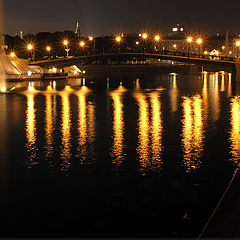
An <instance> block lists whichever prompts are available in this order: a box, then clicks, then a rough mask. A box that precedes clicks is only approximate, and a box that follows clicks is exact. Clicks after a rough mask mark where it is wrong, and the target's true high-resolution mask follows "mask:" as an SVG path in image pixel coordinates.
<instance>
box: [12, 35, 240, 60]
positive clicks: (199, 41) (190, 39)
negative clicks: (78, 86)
mask: <svg viewBox="0 0 240 240" xmlns="http://www.w3.org/2000/svg"><path fill="white" fill-rule="evenodd" d="M139 37H141V38H142V39H143V40H147V39H148V38H149V36H148V34H147V33H142V34H141V33H140V34H139ZM88 39H89V41H93V40H94V38H93V37H91V36H90V37H89V38H88ZM160 40H161V37H160V35H155V36H154V41H156V42H159V41H160ZM115 41H116V43H118V44H120V43H121V42H122V41H123V37H122V36H116V37H115ZM186 42H187V43H188V44H189V45H191V44H192V43H193V42H194V39H193V37H191V36H189V37H187V38H186ZM196 43H197V44H198V45H199V46H200V45H202V44H203V39H202V38H198V39H197V40H196ZM139 44H140V42H139V41H136V45H139ZM63 45H64V47H65V50H66V52H67V55H68V52H69V51H70V49H69V41H68V40H67V39H65V40H63ZM79 46H80V47H82V48H84V47H85V46H86V42H85V41H80V42H79ZM235 46H236V47H238V48H239V47H240V40H237V41H236V42H235ZM173 47H174V48H176V44H174V45H173ZM27 50H28V51H29V52H32V51H33V50H34V45H33V44H32V43H29V44H28V45H27ZM51 50H52V48H51V46H46V51H47V52H49V56H50V52H51ZM10 55H11V57H15V53H14V52H12V53H10Z"/></svg>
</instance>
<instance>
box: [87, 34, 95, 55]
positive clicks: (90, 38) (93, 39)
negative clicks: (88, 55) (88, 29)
mask: <svg viewBox="0 0 240 240" xmlns="http://www.w3.org/2000/svg"><path fill="white" fill-rule="evenodd" d="M88 40H89V41H90V42H93V52H94V54H95V52H96V42H95V38H94V37H92V36H90V37H88Z"/></svg>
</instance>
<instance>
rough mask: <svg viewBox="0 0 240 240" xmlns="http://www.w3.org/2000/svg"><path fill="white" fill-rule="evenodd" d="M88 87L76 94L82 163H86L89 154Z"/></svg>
mask: <svg viewBox="0 0 240 240" xmlns="http://www.w3.org/2000/svg"><path fill="white" fill-rule="evenodd" d="M87 93H88V89H87V87H82V88H81V89H80V91H78V92H76V94H77V97H78V134H79V138H78V153H79V154H80V157H81V163H84V162H85V161H86V153H87V104H86V97H87Z"/></svg>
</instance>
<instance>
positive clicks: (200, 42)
mask: <svg viewBox="0 0 240 240" xmlns="http://www.w3.org/2000/svg"><path fill="white" fill-rule="evenodd" d="M197 44H198V49H199V57H200V56H201V52H202V51H201V47H202V44H203V40H202V38H198V39H197Z"/></svg>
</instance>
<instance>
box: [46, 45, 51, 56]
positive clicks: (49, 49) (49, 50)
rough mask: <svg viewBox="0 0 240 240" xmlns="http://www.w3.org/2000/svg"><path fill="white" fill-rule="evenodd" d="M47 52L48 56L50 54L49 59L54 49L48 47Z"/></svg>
mask: <svg viewBox="0 0 240 240" xmlns="http://www.w3.org/2000/svg"><path fill="white" fill-rule="evenodd" d="M46 50H47V52H48V54H49V58H50V57H51V55H50V54H51V50H52V48H51V47H50V46H47V47H46Z"/></svg>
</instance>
